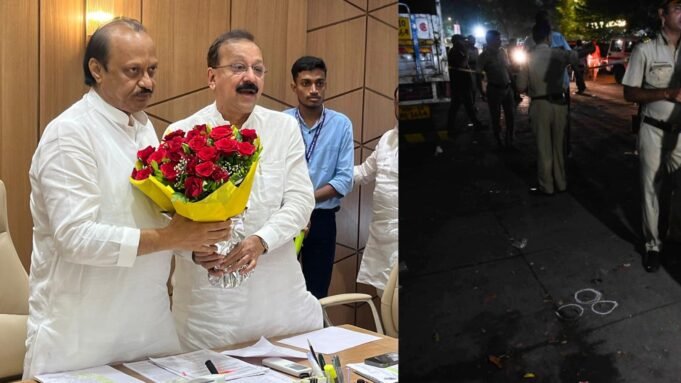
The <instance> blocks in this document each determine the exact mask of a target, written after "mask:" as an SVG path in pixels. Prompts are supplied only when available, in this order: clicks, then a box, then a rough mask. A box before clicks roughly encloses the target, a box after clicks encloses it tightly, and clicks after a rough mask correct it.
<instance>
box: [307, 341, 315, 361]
mask: <svg viewBox="0 0 681 383" xmlns="http://www.w3.org/2000/svg"><path fill="white" fill-rule="evenodd" d="M307 345H308V346H310V352H311V353H312V355H314V356H315V357H317V353H316V352H314V348H312V343H310V340H309V339H308V340H307Z"/></svg>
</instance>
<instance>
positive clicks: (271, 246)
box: [166, 30, 322, 350]
mask: <svg viewBox="0 0 681 383" xmlns="http://www.w3.org/2000/svg"><path fill="white" fill-rule="evenodd" d="M266 73H267V70H266V69H265V65H264V62H263V57H262V52H261V51H260V48H259V47H258V45H257V44H256V43H255V41H254V38H253V35H251V34H250V33H249V32H246V31H243V30H233V31H230V32H226V33H224V34H222V35H220V36H219V37H218V38H217V39H215V41H214V42H213V44H212V45H211V46H210V48H209V50H208V86H209V88H210V89H211V90H212V91H213V94H214V95H215V102H214V103H212V104H210V105H208V106H206V107H205V108H203V109H201V110H199V111H198V112H196V113H195V114H194V115H192V116H190V117H188V118H186V119H184V120H181V121H178V122H176V123H173V124H171V125H170V126H169V127H168V129H167V131H166V132H171V131H174V130H177V129H183V130H185V131H187V130H189V129H191V128H192V127H193V126H195V125H197V124H211V125H212V126H217V125H224V124H228V123H230V124H233V125H236V126H238V127H239V128H248V129H255V130H256V131H257V133H258V136H259V137H260V141H261V144H262V147H263V151H262V154H261V156H260V162H259V164H258V169H257V173H256V176H255V181H254V184H253V188H252V189H251V195H250V197H249V201H248V208H247V210H246V212H245V216H244V231H245V235H246V237H245V238H244V239H243V240H242V241H241V243H240V244H239V245H237V246H236V247H235V249H234V250H232V251H231V252H230V253H229V254H227V256H226V257H222V256H220V255H218V254H215V253H213V252H194V253H193V257H191V258H190V257H184V256H177V257H176V258H175V259H176V268H175V277H174V290H173V316H174V318H175V324H176V327H177V332H178V336H179V339H180V343H181V346H182V347H183V349H185V350H194V349H199V348H218V347H224V346H228V345H231V344H235V343H240V342H245V341H249V340H255V339H258V338H259V337H260V336H265V337H272V336H277V335H284V334H291V333H302V332H307V331H310V330H315V329H319V328H321V327H322V311H321V307H320V305H319V302H318V301H317V300H316V299H315V297H314V296H312V294H310V293H309V292H308V291H307V290H306V288H305V279H304V278H303V274H302V272H301V270H300V266H299V264H298V262H297V261H296V255H295V247H294V243H293V241H292V239H293V237H295V236H296V235H297V234H298V233H299V232H300V230H301V229H302V228H303V227H305V225H306V224H307V222H308V220H309V218H310V213H311V212H312V209H313V207H314V195H313V189H312V183H311V182H310V177H309V175H308V173H307V167H306V166H305V146H304V144H303V141H302V139H301V137H300V133H299V132H298V123H297V122H296V120H295V118H293V117H291V116H288V115H286V114H284V113H281V112H277V111H273V110H269V109H265V108H263V107H261V106H258V105H256V102H257V101H258V99H259V98H260V95H261V94H262V92H263V88H264V85H265V76H266ZM197 264H198V265H201V266H203V267H200V266H197ZM242 266H244V267H246V269H245V270H244V272H246V273H247V272H250V271H253V275H251V277H250V278H249V279H247V280H246V281H244V282H243V283H242V284H241V285H240V286H238V287H235V288H232V289H221V288H215V287H212V286H211V285H210V284H209V282H208V278H207V275H206V269H207V270H209V272H211V273H212V274H214V275H221V272H216V271H214V270H215V269H214V268H218V269H222V268H226V269H227V271H228V272H232V271H234V270H238V269H240V268H241V267H242Z"/></svg>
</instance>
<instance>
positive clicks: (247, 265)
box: [130, 125, 262, 287]
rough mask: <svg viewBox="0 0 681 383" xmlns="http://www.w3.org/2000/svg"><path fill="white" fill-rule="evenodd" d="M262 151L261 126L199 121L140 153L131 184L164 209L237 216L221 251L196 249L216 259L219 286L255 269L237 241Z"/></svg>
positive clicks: (213, 278) (214, 280) (205, 218)
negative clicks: (257, 128) (223, 267)
mask: <svg viewBox="0 0 681 383" xmlns="http://www.w3.org/2000/svg"><path fill="white" fill-rule="evenodd" d="M261 150H262V147H261V146H260V140H259V138H258V137H257V134H256V132H255V130H252V129H238V128H237V127H235V126H230V125H221V126H216V127H211V126H209V125H196V126H194V127H193V128H192V129H191V130H190V131H188V132H186V134H185V132H184V131H182V130H177V131H174V132H171V133H168V134H166V135H165V137H163V139H162V140H161V143H160V145H159V147H158V148H153V147H151V146H149V147H147V148H145V149H142V150H140V151H139V152H138V153H137V163H136V165H135V169H133V171H132V175H131V177H130V182H131V183H132V184H133V185H135V186H136V187H137V188H138V189H140V190H141V191H142V192H143V193H144V194H146V195H147V196H148V197H149V198H151V199H152V200H153V201H154V202H155V203H156V204H157V205H158V206H159V207H160V208H161V209H163V210H164V211H166V212H168V213H176V214H179V215H181V216H183V217H186V218H188V219H191V220H193V221H199V222H218V221H225V220H227V219H231V220H232V230H231V233H232V237H231V238H230V240H228V241H223V242H219V243H218V244H217V250H216V252H215V253H213V252H210V251H206V252H195V253H194V255H195V256H197V257H200V258H201V259H202V264H204V265H205V262H206V261H208V262H214V266H215V268H216V269H215V270H214V272H211V273H209V281H210V282H211V284H212V285H214V286H220V287H234V286H236V285H238V284H240V283H241V282H242V281H243V280H245V279H246V278H247V277H248V276H249V275H250V272H251V271H252V269H253V268H254V267H255V262H251V259H242V258H244V257H243V256H241V257H239V255H240V254H241V253H242V251H241V248H240V247H237V245H239V242H240V241H241V240H242V239H243V235H244V231H243V212H244V210H245V209H246V203H247V202H248V197H249V195H250V192H251V187H252V186H253V180H254V177H255V170H256V168H257V164H258V158H259V156H260V152H261ZM235 247H237V249H235V251H232V250H233V249H234V248H235ZM241 247H243V246H241ZM230 252H231V255H230V256H229V258H228V259H225V258H224V257H225V256H227V254H230ZM224 264H226V265H228V268H227V269H222V265H224ZM223 272H224V273H223Z"/></svg>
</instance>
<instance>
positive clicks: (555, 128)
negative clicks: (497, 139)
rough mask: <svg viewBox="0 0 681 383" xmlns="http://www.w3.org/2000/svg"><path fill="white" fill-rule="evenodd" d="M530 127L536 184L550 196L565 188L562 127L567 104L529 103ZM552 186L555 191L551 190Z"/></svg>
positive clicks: (565, 116) (538, 101)
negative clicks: (534, 144)
mask: <svg viewBox="0 0 681 383" xmlns="http://www.w3.org/2000/svg"><path fill="white" fill-rule="evenodd" d="M529 117H530V126H531V127H532V131H533V132H534V134H535V136H536V138H537V181H538V184H539V189H541V191H543V192H545V193H549V194H552V193H553V192H554V191H555V189H558V191H564V190H565V189H566V188H567V180H566V176H565V146H564V145H565V142H564V139H565V124H566V121H567V105H564V104H556V103H552V102H549V101H548V100H532V103H531V104H530V111H529ZM554 186H555V188H554Z"/></svg>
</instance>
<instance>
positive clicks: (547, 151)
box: [517, 22, 577, 196]
mask: <svg viewBox="0 0 681 383" xmlns="http://www.w3.org/2000/svg"><path fill="white" fill-rule="evenodd" d="M550 35H551V26H550V25H549V23H548V22H539V23H537V24H535V26H534V27H533V28H532V37H533V39H534V41H535V43H536V44H537V45H536V46H535V47H534V48H533V49H532V50H530V52H529V54H528V60H527V66H526V67H525V68H523V69H522V70H521V71H520V73H519V74H518V83H517V86H518V90H519V91H521V92H526V93H527V94H528V96H530V98H531V99H532V102H531V103H530V110H529V117H530V127H531V128H532V131H533V132H534V134H535V136H536V138H537V178H538V186H537V187H536V188H531V189H530V192H531V193H533V194H537V195H544V196H552V195H554V193H555V192H562V191H565V189H566V188H567V180H566V176H565V126H566V123H567V113H568V106H567V99H566V98H565V92H563V74H564V71H565V67H566V66H567V65H568V64H570V65H573V66H574V67H576V66H577V52H575V51H566V50H561V49H557V48H551V47H550V45H549V44H550V40H549V38H550Z"/></svg>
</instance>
